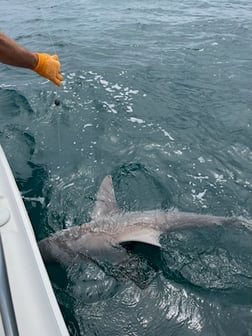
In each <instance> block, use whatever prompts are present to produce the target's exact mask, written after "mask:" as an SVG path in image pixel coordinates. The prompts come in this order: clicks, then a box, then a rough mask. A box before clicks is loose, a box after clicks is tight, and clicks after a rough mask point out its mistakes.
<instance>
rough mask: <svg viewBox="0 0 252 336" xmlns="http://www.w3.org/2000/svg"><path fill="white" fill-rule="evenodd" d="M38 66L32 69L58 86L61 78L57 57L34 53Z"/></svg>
mask: <svg viewBox="0 0 252 336" xmlns="http://www.w3.org/2000/svg"><path fill="white" fill-rule="evenodd" d="M36 56H37V57H38V64H37V65H36V66H35V68H34V69H33V70H34V71H35V72H37V74H39V75H40V76H42V77H45V78H47V79H49V80H50V81H52V82H53V83H54V84H56V85H58V86H60V85H61V82H62V81H63V76H62V75H61V74H60V62H59V57H58V56H57V55H49V54H40V53H36Z"/></svg>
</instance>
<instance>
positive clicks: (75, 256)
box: [38, 176, 244, 265]
mask: <svg viewBox="0 0 252 336" xmlns="http://www.w3.org/2000/svg"><path fill="white" fill-rule="evenodd" d="M225 224H228V225H240V224H244V222H243V221H242V220H240V219H238V218H235V217H217V216H210V215H198V214H194V213H186V212H179V211H174V210H172V211H171V210H169V211H162V210H150V211H135V212H124V211H122V210H120V209H118V206H117V202H116V198H115V192H114V188H113V183H112V178H111V176H106V177H105V178H104V180H103V181H102V183H101V186H100V188H99V190H98V193H97V196H96V203H95V206H94V210H93V212H92V216H91V221H90V222H89V223H86V224H83V225H81V226H74V227H71V228H69V229H64V230H62V231H59V232H56V233H55V234H53V235H51V236H49V237H48V238H45V239H43V240H41V241H40V242H39V243H38V245H39V249H40V252H41V255H42V257H43V259H44V261H45V262H46V263H60V264H65V265H66V264H71V263H74V262H81V261H87V260H93V261H97V260H106V261H109V262H112V263H119V262H124V261H125V260H127V259H128V253H127V249H126V248H125V246H126V245H127V244H128V243H134V242H136V243H137V242H139V243H144V244H148V245H151V246H154V247H157V248H160V247H161V245H160V242H159V239H160V235H161V234H162V233H165V232H169V231H174V230H182V229H186V228H196V227H205V226H212V225H225Z"/></svg>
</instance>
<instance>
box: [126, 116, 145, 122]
mask: <svg viewBox="0 0 252 336" xmlns="http://www.w3.org/2000/svg"><path fill="white" fill-rule="evenodd" d="M129 120H130V121H131V122H133V123H138V124H144V123H145V121H144V120H143V119H140V118H134V117H131V118H129Z"/></svg>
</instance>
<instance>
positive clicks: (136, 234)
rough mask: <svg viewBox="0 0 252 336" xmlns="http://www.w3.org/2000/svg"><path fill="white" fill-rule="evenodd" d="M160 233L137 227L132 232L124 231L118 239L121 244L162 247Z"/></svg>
mask: <svg viewBox="0 0 252 336" xmlns="http://www.w3.org/2000/svg"><path fill="white" fill-rule="evenodd" d="M159 237H160V231H158V230H155V229H152V228H148V227H139V228H137V227H135V228H134V230H132V231H126V230H125V231H123V232H122V233H120V234H119V235H118V237H117V239H118V243H119V244H126V243H130V242H139V243H145V244H149V245H153V246H157V247H161V245H160V243H159Z"/></svg>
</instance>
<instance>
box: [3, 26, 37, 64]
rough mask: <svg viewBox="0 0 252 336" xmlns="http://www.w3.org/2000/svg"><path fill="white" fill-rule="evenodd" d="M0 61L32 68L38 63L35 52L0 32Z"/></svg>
mask: <svg viewBox="0 0 252 336" xmlns="http://www.w3.org/2000/svg"><path fill="white" fill-rule="evenodd" d="M0 62H1V63H4V64H8V65H13V66H17V67H22V68H28V69H34V68H35V67H36V65H37V63H38V57H37V55H36V54H34V53H32V52H30V51H29V50H27V49H25V48H23V47H21V46H20V45H19V44H17V43H16V42H15V41H13V40H12V39H10V38H9V37H8V36H6V35H4V34H3V33H1V32H0Z"/></svg>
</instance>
